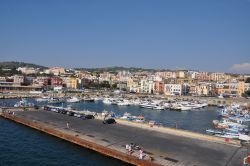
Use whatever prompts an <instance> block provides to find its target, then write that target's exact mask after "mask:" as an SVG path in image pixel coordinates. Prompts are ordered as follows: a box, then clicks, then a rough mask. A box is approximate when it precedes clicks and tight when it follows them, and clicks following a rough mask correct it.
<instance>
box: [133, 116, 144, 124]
mask: <svg viewBox="0 0 250 166" xmlns="http://www.w3.org/2000/svg"><path fill="white" fill-rule="evenodd" d="M135 121H136V122H139V123H142V122H145V118H144V116H137V117H135Z"/></svg>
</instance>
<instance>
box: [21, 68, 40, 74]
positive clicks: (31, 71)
mask: <svg viewBox="0 0 250 166" xmlns="http://www.w3.org/2000/svg"><path fill="white" fill-rule="evenodd" d="M16 70H17V71H20V72H21V73H22V74H36V73H38V71H39V69H35V68H33V67H19V68H17V69H16Z"/></svg>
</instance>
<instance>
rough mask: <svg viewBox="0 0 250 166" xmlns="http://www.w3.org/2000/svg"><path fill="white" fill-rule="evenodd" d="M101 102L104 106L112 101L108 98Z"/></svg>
mask: <svg viewBox="0 0 250 166" xmlns="http://www.w3.org/2000/svg"><path fill="white" fill-rule="evenodd" d="M102 102H103V103H104V104H112V101H111V99H109V98H105V99H103V101H102Z"/></svg>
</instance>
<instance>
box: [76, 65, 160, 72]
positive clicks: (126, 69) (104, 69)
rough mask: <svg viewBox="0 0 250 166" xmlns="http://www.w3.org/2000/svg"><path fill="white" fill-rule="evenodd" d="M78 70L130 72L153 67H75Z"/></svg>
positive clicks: (150, 70) (152, 70) (151, 70)
mask: <svg viewBox="0 0 250 166" xmlns="http://www.w3.org/2000/svg"><path fill="white" fill-rule="evenodd" d="M76 69H78V70H87V71H90V72H93V71H97V72H104V71H105V72H117V71H122V70H125V71H130V72H138V71H149V72H154V71H156V70H155V69H143V68H136V67H117V66H115V67H105V68H76Z"/></svg>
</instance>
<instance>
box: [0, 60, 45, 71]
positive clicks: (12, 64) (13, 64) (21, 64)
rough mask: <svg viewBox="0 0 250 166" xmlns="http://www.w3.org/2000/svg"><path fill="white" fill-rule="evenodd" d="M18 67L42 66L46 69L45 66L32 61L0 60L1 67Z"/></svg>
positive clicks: (41, 67)
mask: <svg viewBox="0 0 250 166" xmlns="http://www.w3.org/2000/svg"><path fill="white" fill-rule="evenodd" d="M18 67H34V68H40V69H46V68H47V67H45V66H40V65H36V64H32V63H25V62H14V61H10V62H0V68H1V69H17V68H18Z"/></svg>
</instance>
